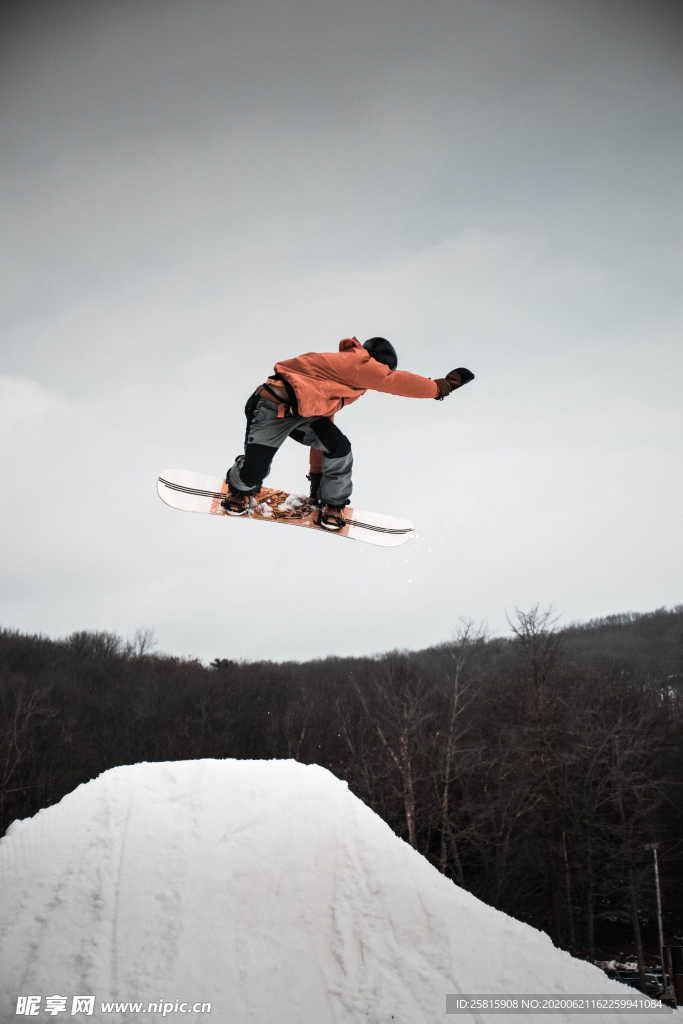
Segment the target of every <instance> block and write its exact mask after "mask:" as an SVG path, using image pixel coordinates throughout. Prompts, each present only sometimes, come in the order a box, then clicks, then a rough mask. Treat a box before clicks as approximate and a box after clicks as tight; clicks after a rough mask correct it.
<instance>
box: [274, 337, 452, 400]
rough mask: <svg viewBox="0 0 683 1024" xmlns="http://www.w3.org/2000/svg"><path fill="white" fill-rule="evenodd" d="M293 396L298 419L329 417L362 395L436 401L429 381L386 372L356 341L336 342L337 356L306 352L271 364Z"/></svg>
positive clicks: (401, 371)
mask: <svg viewBox="0 0 683 1024" xmlns="http://www.w3.org/2000/svg"><path fill="white" fill-rule="evenodd" d="M275 372H276V373H279V374H280V375H281V376H282V377H284V379H285V380H286V381H287V383H288V384H289V385H290V387H291V388H292V390H293V391H294V394H295V395H296V400H297V405H298V412H299V416H333V415H334V414H335V413H336V412H339V410H340V409H342V408H343V407H344V406H345V405H350V404H351V402H355V401H356V400H357V399H358V398H360V397H361V396H362V395H364V394H365V392H366V391H383V392H385V393H387V394H390V395H403V397H404V398H436V396H437V394H438V389H437V386H436V384H435V382H434V381H433V380H430V379H429V378H428V377H420V376H419V375H418V374H416V373H408V372H407V371H406V370H390V369H389V367H388V366H385V365H384V363H380V362H378V361H377V360H376V359H373V358H372V356H371V355H370V353H369V352H368V351H367V349H364V348H363V346H362V345H361V343H360V342H359V341H358V339H357V338H345V339H344V340H343V341H340V342H339V351H338V352H306V353H305V355H301V356H295V358H294V359H285V360H284V361H283V362H281V363H276V364H275Z"/></svg>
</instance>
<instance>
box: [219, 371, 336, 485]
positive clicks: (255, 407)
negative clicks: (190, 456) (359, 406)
mask: <svg viewBox="0 0 683 1024" xmlns="http://www.w3.org/2000/svg"><path fill="white" fill-rule="evenodd" d="M259 390H260V389H259ZM244 413H245V415H246V417H247V430H246V434H245V439H244V455H238V457H237V458H236V459H235V462H234V463H233V465H232V466H231V467H230V469H229V470H228V473H227V481H228V484H229V485H230V487H231V488H233V489H234V490H236V491H241V492H243V493H247V494H256V493H257V492H258V491H259V490H260V487H261V484H262V483H263V481H264V480H265V478H266V477H267V476H268V473H269V472H270V465H271V462H272V461H273V456H274V455H275V453H276V452H277V450H278V448H279V447H280V445H281V444H282V443H283V441H285V440H286V439H287V438H288V437H291V438H293V439H294V440H295V441H298V442H299V443H300V444H304V445H307V446H308V447H310V448H317V449H318V450H319V451H321V452H322V455H323V458H322V478H321V480H320V500H321V501H322V502H324V503H325V504H330V505H345V504H346V503H347V502H348V500H349V498H350V497H351V470H352V468H353V456H352V454H351V443H350V441H349V439H348V438H347V437H346V436H345V435H344V434H342V432H341V430H340V429H339V427H337V426H336V425H335V424H334V423H333V422H332V420H331V419H328V417H326V416H284V417H281V418H280V419H278V417H277V407H276V406H275V404H274V403H273V402H269V401H268V399H266V398H262V397H260V396H259V393H258V391H256V392H255V393H254V394H253V395H252V396H251V398H250V399H249V401H248V402H247V404H246V406H245V409H244Z"/></svg>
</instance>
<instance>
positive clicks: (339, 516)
mask: <svg viewBox="0 0 683 1024" xmlns="http://www.w3.org/2000/svg"><path fill="white" fill-rule="evenodd" d="M318 526H322V527H323V529H325V530H343V529H344V527H345V526H346V520H345V518H344V506H343V505H342V506H341V507H339V506H338V505H321V507H320V512H319V513H318Z"/></svg>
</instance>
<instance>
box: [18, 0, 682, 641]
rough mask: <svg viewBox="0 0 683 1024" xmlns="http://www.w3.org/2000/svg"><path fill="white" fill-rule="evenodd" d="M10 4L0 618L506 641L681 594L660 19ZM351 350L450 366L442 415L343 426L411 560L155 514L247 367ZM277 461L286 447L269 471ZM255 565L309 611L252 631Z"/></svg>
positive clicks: (449, 9) (672, 211) (430, 6)
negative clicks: (478, 635)
mask: <svg viewBox="0 0 683 1024" xmlns="http://www.w3.org/2000/svg"><path fill="white" fill-rule="evenodd" d="M17 10H18V11H19V8H17ZM21 12H22V13H21V14H19V13H17V14H16V16H15V17H14V19H13V20H12V22H11V25H10V26H9V31H7V32H5V33H4V38H5V40H6V43H5V47H6V54H5V56H6V59H3V60H2V61H0V74H1V75H2V96H3V99H2V108H1V110H2V132H3V137H2V141H3V145H2V151H3V164H2V170H1V172H0V173H1V174H2V180H1V182H0V183H1V184H2V192H3V196H4V209H3V225H4V228H3V237H4V240H5V246H4V247H3V255H2V267H1V271H2V275H3V281H4V282H5V300H6V301H5V309H4V316H3V321H4V322H3V342H2V366H1V367H0V374H2V380H1V381H0V397H1V398H2V403H1V405H2V408H1V411H0V429H2V431H3V433H2V437H3V455H2V467H1V468H2V472H3V478H4V480H5V481H6V484H7V487H6V490H5V496H4V503H3V510H2V523H3V534H4V536H5V538H6V541H7V551H8V554H7V573H6V575H5V580H4V587H3V592H2V594H1V595H0V619H1V620H3V621H5V622H7V623H8V624H10V625H17V626H21V627H23V628H31V629H38V630H41V629H42V630H45V631H53V632H65V631H68V630H70V629H77V628H82V627H84V626H96V627H98V628H115V629H118V630H120V631H121V632H123V633H127V634H129V635H130V634H131V633H132V632H133V631H134V629H135V628H137V627H138V626H143V627H146V626H151V627H152V628H154V629H155V630H156V632H157V635H158V636H159V640H160V643H161V645H162V646H164V647H165V648H166V649H170V650H177V651H181V652H183V653H193V654H199V655H201V656H204V657H212V656H214V655H216V654H226V653H230V651H233V652H234V654H236V655H237V654H241V655H244V656H251V657H256V656H260V655H263V656H271V657H276V656H286V655H297V656H305V655H313V654H321V653H326V652H328V651H339V652H345V653H350V652H353V651H360V650H376V649H380V648H382V647H387V646H393V645H396V644H408V645H411V646H417V645H419V644H422V643H428V642H433V641H436V640H439V639H442V638H443V637H444V636H445V635H447V633H448V631H449V629H450V628H451V624H452V623H453V622H455V621H456V620H457V618H458V616H459V615H471V616H474V617H480V618H485V619H488V620H489V621H490V623H491V625H492V626H493V627H495V628H503V627H504V624H505V620H504V609H505V608H510V607H512V606H513V605H515V604H518V605H524V604H525V603H526V604H530V603H535V602H536V601H538V600H540V601H552V602H553V603H554V604H555V605H556V606H557V607H558V609H559V610H560V611H562V612H564V613H565V614H566V615H567V616H568V617H580V616H584V615H585V616H589V615H594V614H600V613H603V612H609V611H613V610H615V609H618V608H623V607H641V608H643V607H648V606H652V605H656V604H665V603H669V602H674V601H679V600H680V593H678V592H677V587H678V581H679V580H680V578H681V574H680V569H681V564H680V545H679V543H678V539H677V538H678V533H679V531H680V523H679V522H678V520H677V515H676V509H677V508H679V507H680V499H681V493H680V484H679V482H678V477H677V475H676V473H675V470H674V466H675V465H676V464H677V463H679V462H680V457H681V437H682V436H683V430H681V427H682V426H683V423H682V422H681V410H680V399H679V395H680V385H681V371H682V369H683V367H682V365H681V356H680V336H681V306H680V295H681V294H682V293H683V288H682V287H681V286H682V282H681V261H680V251H681V242H682V234H683V231H682V228H683V216H682V211H683V201H682V197H681V186H680V181H681V180H682V176H681V149H682V146H681V139H682V138H683V131H682V129H683V123H682V122H683V104H682V103H681V85H682V83H681V74H680V66H679V65H678V64H677V62H676V59H675V58H676V54H677V52H678V51H677V44H678V42H679V41H680V18H679V17H678V14H677V10H676V8H675V7H674V5H667V4H664V3H662V4H657V3H654V4H651V5H648V7H647V9H646V8H644V7H643V6H642V5H640V4H635V3H633V4H630V3H619V4H617V3H612V2H611V0H606V2H605V3H603V4H589V3H585V4H581V3H576V4H571V5H567V4H564V3H556V4H554V3H548V2H544V3H540V2H533V3H532V2H518V0H515V2H513V3H510V2H509V0H506V2H502V0H498V2H495V3H494V2H488V0H483V2H482V0H477V2H476V3H474V2H464V0H458V2H456V3H453V2H450V0H449V2H445V0H444V2H438V3H431V2H430V3H426V4H423V5H420V6H419V8H418V7H416V6H415V5H414V4H408V3H396V2H392V3H388V2H373V0H371V2H370V3H363V4H360V3H351V4H344V5H338V4H332V3H329V4H327V3H322V4H320V3H313V2H311V3H306V2H303V0H291V2H285V3H279V4H275V3H272V2H270V0H268V2H256V3H253V2H250V3H244V4H239V3H207V2H199V3H195V4H192V5H187V4H180V3H165V4H153V3H148V4H116V5H110V4H106V5H105V4H98V3H88V4H84V3H70V4H60V5H59V9H57V8H56V7H55V6H54V5H51V4H46V5H32V6H31V5H29V6H28V7H26V6H22V8H21ZM7 40H9V42H7ZM354 332H355V333H358V334H359V335H360V336H361V337H363V336H368V335H370V334H377V333H379V334H386V335H388V336H389V337H391V338H392V339H393V340H395V342H396V344H397V345H398V347H399V350H400V354H401V358H402V363H403V365H404V366H406V367H407V368H409V369H413V370H415V371H417V372H420V373H424V374H426V375H428V376H437V375H440V374H441V373H442V372H444V371H445V370H447V369H449V368H450V366H451V365H458V364H459V363H463V364H471V365H472V367H473V369H474V370H475V371H476V372H477V374H478V379H477V381H476V383H475V384H474V385H472V386H471V388H470V389H468V390H466V391H464V392H462V393H461V394H460V395H457V396H454V397H453V399H452V400H451V402H450V403H443V404H437V403H419V402H405V401H403V400H401V399H389V398H386V397H384V396H377V395H369V396H367V397H366V398H365V399H364V400H363V402H361V403H359V404H358V405H357V406H355V407H354V408H353V409H352V410H350V411H349V412H348V413H346V414H345V419H344V423H343V426H344V429H345V430H346V431H347V432H348V433H349V434H350V436H351V438H352V440H353V441H354V448H355V453H356V499H357V501H358V502H359V503H360V504H361V505H365V506H366V507H377V508H387V509H391V508H394V509H396V510H400V511H402V512H404V513H405V514H407V515H411V516H413V517H414V518H415V520H416V521H417V522H418V525H419V526H420V528H421V532H422V536H421V540H420V541H419V543H418V544H416V545H415V546H414V547H413V548H412V549H411V550H401V552H382V553H378V552H368V551H367V550H364V549H361V548H351V546H350V545H339V546H335V544H334V543H329V542H328V541H327V540H323V539H320V538H315V537H313V538H311V537H308V536H306V537H304V538H301V537H300V536H298V535H297V534H296V533H295V531H289V533H283V532H282V531H278V530H272V529H271V530H268V529H265V528H261V529H260V530H259V527H258V526H253V525H250V524H227V526H226V524H224V523H215V522H211V521H208V522H207V521H205V520H203V519H200V518H199V517H197V518H196V519H193V518H192V517H189V516H185V517H183V516H180V515H177V516H173V515H172V514H171V513H170V512H167V511H166V510H165V509H163V508H161V507H160V506H158V504H157V502H156V499H155V497H154V494H153V486H152V485H153V479H154V476H155V474H156V473H157V472H158V471H159V470H160V469H162V468H164V467H165V466H168V465H169V464H173V463H175V464H185V465H187V466H188V467H194V468H196V469H200V470H202V469H203V470H207V471H208V470H211V469H212V467H213V469H214V470H215V471H216V472H217V473H218V474H219V475H220V474H221V473H222V472H223V470H224V467H225V465H226V463H227V462H229V461H230V460H231V459H232V457H233V456H234V454H235V451H236V450H237V448H238V447H239V444H240V441H241V435H242V429H243V424H242V414H241V408H242V406H243V404H244V401H245V399H246V397H247V395H248V393H249V390H250V388H252V387H253V386H254V385H255V384H256V383H258V381H259V380H261V379H262V378H263V377H264V376H265V374H266V373H267V372H268V371H269V369H270V367H271V366H272V364H273V363H274V362H275V361H276V359H279V358H282V357H285V356H287V355H291V354H294V353H295V352H297V351H305V350H308V349H311V348H321V349H325V348H332V347H335V346H336V343H337V341H338V339H339V338H340V337H342V336H344V335H347V334H349V333H354ZM304 469H305V467H304V466H302V460H301V452H300V451H298V450H296V449H295V447H294V446H292V450H291V451H283V452H282V454H281V456H280V457H279V459H278V462H277V464H276V469H275V470H274V474H273V478H274V479H275V478H276V477H277V482H279V483H281V484H284V485H287V484H289V485H291V486H300V485H301V484H302V483H303V472H304ZM37 482H39V486H40V488H42V489H43V491H47V493H49V495H50V502H49V516H46V510H45V507H44V504H43V502H42V501H41V500H40V499H34V498H33V497H27V496H32V495H34V494H35V493H36V491H37V486H38V484H37ZM224 526H226V529H222V527H224ZM235 529H236V530H237V531H238V532H237V533H235ZM321 544H322V545H325V546H324V547H320V545H321ZM349 548H351V550H349ZM273 557H277V558H278V559H279V561H280V563H281V564H282V566H283V570H284V572H285V577H286V583H285V584H284V586H285V588H286V589H287V590H288V593H293V594H294V598H293V600H292V607H294V608H299V609H300V616H297V615H292V616H291V617H290V618H289V620H288V623H287V628H286V630H285V629H283V627H282V625H281V624H280V623H278V622H275V621H273V622H272V626H271V628H269V629H268V630H266V634H265V635H262V633H261V631H259V632H258V634H254V635H253V634H251V633H250V623H251V622H253V619H254V615H255V610H257V609H259V610H261V609H262V608H263V606H264V604H265V605H267V602H268V596H267V593H266V592H265V591H264V587H263V578H262V575H261V572H262V571H263V573H264V574H265V575H268V574H267V572H266V569H267V566H268V565H269V564H270V560H271V559H272V558H273ZM236 574H237V575H238V576H239V586H238V587H237V588H235V587H234V586H228V587H226V580H233V581H234V579H235V575H236ZM321 592H322V594H324V595H325V596H326V597H327V599H328V600H327V602H326V601H324V600H323V601H321V600H320V597H319V595H320V594H321ZM311 595H318V596H316V598H315V601H314V602H313V606H314V607H313V608H312V605H311ZM330 609H338V610H339V609H343V610H344V614H343V617H342V621H343V623H344V626H343V629H340V627H339V620H338V618H337V617H336V616H334V615H333V616H330V614H329V613H330Z"/></svg>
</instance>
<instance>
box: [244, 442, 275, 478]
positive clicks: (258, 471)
mask: <svg viewBox="0 0 683 1024" xmlns="http://www.w3.org/2000/svg"><path fill="white" fill-rule="evenodd" d="M276 451H277V448H271V447H270V446H269V445H267V444H248V445H247V446H246V448H245V450H244V461H243V463H242V465H241V466H240V476H241V477H242V479H243V480H244V482H245V484H247V485H248V486H249V487H256V488H259V487H260V486H261V484H262V483H263V481H264V479H265V478H266V477H267V476H268V473H269V472H270V464H271V462H272V461H273V456H274V455H275V452H276Z"/></svg>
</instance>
